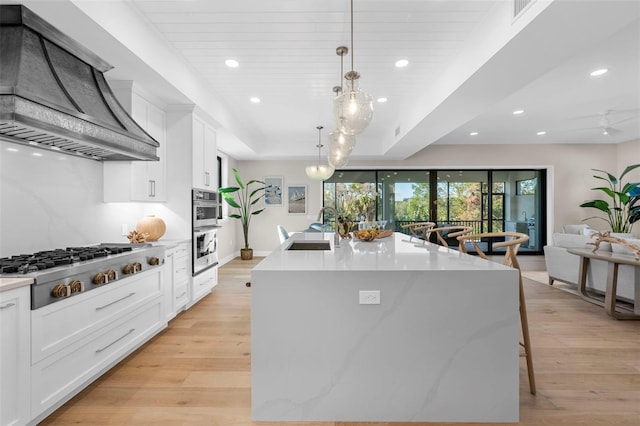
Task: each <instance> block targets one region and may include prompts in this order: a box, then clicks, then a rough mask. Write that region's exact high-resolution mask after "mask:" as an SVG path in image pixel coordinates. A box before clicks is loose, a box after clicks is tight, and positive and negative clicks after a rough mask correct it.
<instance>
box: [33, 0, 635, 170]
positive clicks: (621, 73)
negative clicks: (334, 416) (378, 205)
mask: <svg viewBox="0 0 640 426" xmlns="http://www.w3.org/2000/svg"><path fill="white" fill-rule="evenodd" d="M98 2H99V1H95V3H98ZM24 3H26V4H27V5H28V6H30V7H32V9H33V10H34V11H35V12H36V13H42V16H43V17H44V18H45V19H50V20H52V21H55V22H52V23H53V24H54V25H55V26H57V27H59V28H60V29H61V30H63V31H65V32H68V33H70V35H72V36H74V35H75V36H76V37H80V33H79V32H78V31H79V30H78V29H77V27H78V26H79V25H78V22H77V21H75V22H73V23H71V22H69V19H67V20H65V19H63V18H59V19H57V18H56V16H55V13H53V12H52V11H51V10H50V9H47V8H44V7H42V6H41V5H39V2H35V1H30V2H29V1H27V2H24ZM29 3H31V5H30V4H29ZM73 3H76V4H77V5H78V7H79V8H82V9H83V10H84V11H85V13H88V12H90V6H86V5H82V0H80V1H75V2H73ZM103 3H105V2H103ZM115 3H117V2H114V4H115ZM127 4H128V6H130V7H132V8H133V9H134V11H135V12H136V16H137V18H138V19H140V20H141V21H142V25H147V26H149V29H150V30H151V31H152V33H153V34H154V36H155V37H156V38H157V41H158V42H160V43H163V44H165V45H166V46H168V47H169V50H170V51H171V52H172V53H173V54H174V55H177V57H178V58H179V60H183V61H184V63H186V64H187V69H188V71H189V72H192V73H194V74H197V75H200V76H201V77H203V79H204V80H205V81H206V84H207V94H206V96H208V97H210V98H211V99H215V101H216V102H218V103H219V104H220V105H221V106H222V107H223V108H224V109H225V110H226V112H227V113H228V114H229V115H231V116H233V117H234V120H233V123H232V122H231V121H226V120H225V118H224V117H221V116H217V115H219V114H218V113H217V112H216V111H214V110H209V112H210V114H211V115H212V117H213V118H214V119H215V120H216V121H217V122H218V123H219V125H220V127H221V129H220V130H221V134H222V133H225V134H227V133H228V134H235V137H233V138H231V139H225V140H226V142H225V141H222V143H221V144H219V145H220V146H221V148H222V149H224V150H226V151H227V153H229V154H230V155H232V156H234V157H236V158H239V159H258V158H272V159H278V158H312V157H313V156H314V155H316V154H317V151H316V148H315V144H316V143H317V136H318V133H317V130H316V129H315V128H316V126H317V125H323V126H324V127H325V133H324V135H325V136H326V135H327V134H328V132H329V131H332V130H333V128H334V126H335V125H334V123H333V119H332V115H331V112H332V103H331V102H332V98H333V93H332V88H333V87H334V86H336V85H338V84H339V74H340V60H339V57H338V56H337V55H336V54H335V49H336V47H338V46H340V45H346V46H349V47H350V41H349V28H350V25H349V19H350V15H349V0H304V1H303V0H242V1H228V0H191V1H187V0H157V1H153V0H152V1H148V0H132V1H130V2H127ZM114 8H115V6H114ZM512 8H513V1H512V0H355V2H354V9H355V13H354V21H355V22H354V43H355V57H354V62H355V67H354V68H355V69H356V70H357V71H359V72H360V74H361V76H362V77H361V79H360V85H361V88H362V89H363V90H365V91H367V92H369V93H371V94H372V95H373V96H374V97H375V98H378V97H381V96H384V97H386V98H388V102H386V103H384V104H376V105H375V112H374V117H373V122H372V124H371V126H370V127H369V128H368V129H367V130H366V131H365V132H364V133H363V134H361V135H359V136H358V137H357V148H356V151H355V152H354V156H355V157H357V158H362V159H365V158H366V159H381V158H387V159H402V158H406V157H408V156H410V155H412V154H414V153H416V152H418V151H419V150H421V149H423V148H424V147H426V146H428V145H430V144H433V143H435V144H469V143H481V144H525V143H526V144H531V143H534V144H538V143H618V142H623V141H629V140H635V139H640V118H639V117H640V77H639V76H640V1H636V0H630V1H615V0H601V1H596V0H582V1H577V0H555V1H547V0H533V1H532V2H531V4H530V5H529V6H528V7H527V9H526V10H525V11H524V12H522V13H521V14H520V15H519V16H518V17H517V18H516V19H514V18H513V17H512V15H511V13H512ZM114 10H115V9H114ZM94 15H96V16H92V18H93V19H94V20H95V21H97V22H100V23H101V24H102V25H103V26H105V24H104V23H103V22H105V21H104V19H105V18H104V17H103V16H97V13H94ZM117 19H118V17H117V16H113V17H112V20H117ZM108 24H109V25H112V24H113V22H109V23H108ZM65 29H66V30H65ZM99 35H100V34H98V33H95V34H94V37H96V38H97V37H99ZM80 41H81V42H83V40H82V39H81V40H80ZM92 41H93V40H91V39H87V38H86V37H85V38H84V42H85V44H88V47H89V48H91V49H92V50H94V51H96V53H98V54H99V55H100V54H103V55H105V56H106V57H107V59H108V60H110V61H111V63H113V64H114V65H115V66H116V69H115V70H114V71H109V72H108V73H107V77H108V78H109V77H110V76H113V77H115V78H123V77H126V76H127V73H128V72H129V68H128V67H129V63H128V62H127V61H124V60H120V58H125V57H128V56H129V55H131V52H132V51H135V50H136V46H135V45H136V42H137V41H138V40H136V39H135V38H133V37H131V40H126V39H124V38H123V37H120V38H119V43H121V45H122V51H121V52H118V51H117V49H115V50H114V49H111V48H109V49H108V48H107V46H106V43H105V42H100V43H94V42H92ZM126 48H128V49H126ZM101 51H102V52H101ZM116 58H118V59H116ZM229 58H233V59H236V60H237V61H238V62H239V63H240V66H239V67H238V68H234V69H232V68H228V67H226V66H225V64H224V62H225V60H226V59H229ZM401 58H406V59H408V60H409V66H408V67H406V68H402V69H399V68H396V67H395V66H394V63H395V61H396V60H397V59H401ZM350 60H351V58H350V56H348V57H347V58H346V61H345V70H347V69H348V68H350ZM129 62H131V61H129ZM168 62H170V59H169V61H167V62H166V63H168ZM602 67H606V68H608V69H609V72H608V73H607V74H605V75H604V76H601V77H598V78H594V77H590V76H589V73H590V72H591V71H593V70H594V69H597V68H602ZM155 68H156V72H161V71H162V70H161V69H159V68H162V65H161V66H155ZM130 75H133V71H131V74H130ZM136 75H137V77H136V78H140V77H139V75H140V74H136ZM129 78H133V77H129ZM145 80H146V81H145V82H146V83H147V84H148V85H150V86H151V87H150V89H151V90H153V83H152V82H153V81H156V80H161V79H158V78H157V75H154V74H153V72H151V73H150V77H149V78H148V79H145ZM161 83H165V86H166V82H161ZM161 86H162V85H161V84H158V85H157V86H156V87H158V90H165V89H161V88H160V87H161ZM252 96H257V97H259V98H260V99H261V102H260V103H259V104H252V103H250V102H249V98H250V97H252ZM206 109H207V108H205V110H206ZM515 109H524V110H525V113H524V114H522V115H520V116H514V115H513V114H512V111H513V110H515ZM606 111H609V113H608V116H607V119H608V126H609V127H611V128H613V129H615V130H612V131H611V132H610V134H609V135H607V136H605V135H603V134H602V130H601V127H602V125H605V124H607V123H605V122H604V121H603V117H602V114H603V113H604V112H606ZM542 130H544V131H546V132H547V133H546V135H544V136H537V135H536V132H538V131H542ZM473 131H475V132H478V133H479V134H478V135H477V136H470V135H469V133H470V132H473ZM396 132H397V136H396Z"/></svg>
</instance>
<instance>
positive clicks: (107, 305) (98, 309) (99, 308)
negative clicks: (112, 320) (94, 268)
mask: <svg viewBox="0 0 640 426" xmlns="http://www.w3.org/2000/svg"><path fill="white" fill-rule="evenodd" d="M134 294H135V293H129V295H128V296H124V297H121V298H120V299H118V300H114V301H113V302H111V303H107V304H106V305H103V306H98V307H97V308H96V311H100V310H102V309H104V308H108V307H109V306H111V305H113V304H115V303H118V302H122V301H123V300H124V299H128V298H130V297H131V296H133V295H134Z"/></svg>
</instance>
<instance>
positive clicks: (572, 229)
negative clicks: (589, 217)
mask: <svg viewBox="0 0 640 426" xmlns="http://www.w3.org/2000/svg"><path fill="white" fill-rule="evenodd" d="M586 227H587V225H585V224H584V223H581V224H580V225H562V232H564V233H565V234H578V235H581V234H582V230H583V229H584V228H586Z"/></svg>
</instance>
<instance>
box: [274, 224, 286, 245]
mask: <svg viewBox="0 0 640 426" xmlns="http://www.w3.org/2000/svg"><path fill="white" fill-rule="evenodd" d="M276 228H277V230H278V238H280V244H282V243H284V242H285V241H287V239H288V238H289V233H288V232H287V230H286V229H284V227H283V226H281V225H277V226H276Z"/></svg>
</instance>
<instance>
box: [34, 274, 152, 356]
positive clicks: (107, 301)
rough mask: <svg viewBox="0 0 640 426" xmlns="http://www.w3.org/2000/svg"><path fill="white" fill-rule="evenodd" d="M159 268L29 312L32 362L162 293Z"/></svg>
mask: <svg viewBox="0 0 640 426" xmlns="http://www.w3.org/2000/svg"><path fill="white" fill-rule="evenodd" d="M161 278H162V272H161V269H154V270H151V271H148V272H145V273H144V274H140V275H138V276H133V277H129V278H127V279H126V280H122V281H119V282H115V283H113V284H109V285H107V286H105V287H103V288H99V289H96V290H91V291H89V292H87V293H85V294H80V295H78V296H74V297H73V298H70V299H68V300H62V301H60V302H57V303H53V304H51V305H47V306H44V307H42V308H40V309H36V310H34V311H31V363H32V364H34V363H36V362H38V361H40V360H42V359H44V358H46V357H48V356H50V355H51V354H54V353H55V352H57V351H59V350H61V349H62V348H64V347H65V346H67V345H70V344H72V343H73V342H75V341H77V340H79V339H82V338H83V337H85V336H88V335H90V334H91V333H94V332H95V331H96V330H97V329H99V328H101V327H104V326H107V325H109V324H111V323H112V322H113V321H115V320H116V319H118V318H121V317H122V316H123V315H125V314H127V313H128V312H129V311H131V310H133V309H135V308H136V307H138V306H140V305H142V304H144V303H147V302H148V301H149V300H150V299H153V298H154V297H157V296H158V295H160V294H161V290H162V287H161V286H162V280H161Z"/></svg>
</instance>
